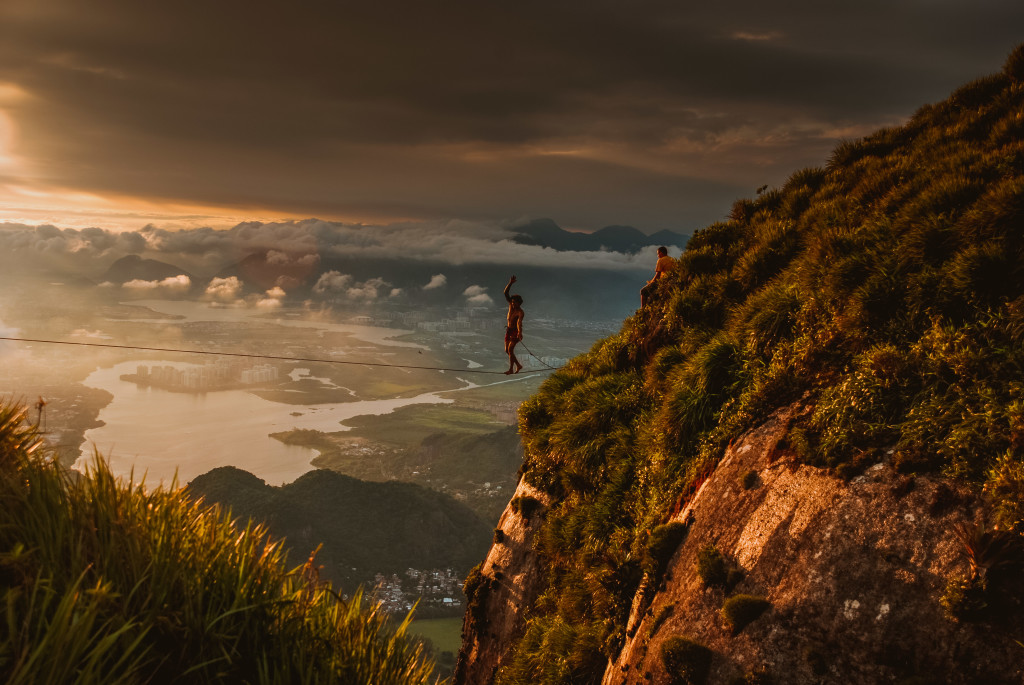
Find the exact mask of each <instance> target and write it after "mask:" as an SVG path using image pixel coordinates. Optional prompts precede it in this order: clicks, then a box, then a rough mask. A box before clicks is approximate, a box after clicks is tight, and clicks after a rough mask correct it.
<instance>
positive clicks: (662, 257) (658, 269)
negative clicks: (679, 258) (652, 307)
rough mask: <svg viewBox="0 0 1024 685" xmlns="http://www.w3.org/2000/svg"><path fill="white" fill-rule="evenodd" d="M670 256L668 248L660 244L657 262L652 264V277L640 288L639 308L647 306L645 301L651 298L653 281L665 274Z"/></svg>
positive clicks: (670, 259) (670, 260)
mask: <svg viewBox="0 0 1024 685" xmlns="http://www.w3.org/2000/svg"><path fill="white" fill-rule="evenodd" d="M672 261H673V260H672V258H671V257H669V256H668V248H667V247H665V246H661V247H659V248H658V263H657V264H655V265H654V278H652V279H651V280H649V281H647V285H645V286H644V287H643V288H641V289H640V308H641V309H643V308H644V307H646V306H647V303H648V302H649V301H650V299H651V293H653V292H654V288H655V287H656V286H655V283H657V282H658V279H659V278H661V277H662V276H664V275H665V272H666V271H668V269H669V267H670V266H672Z"/></svg>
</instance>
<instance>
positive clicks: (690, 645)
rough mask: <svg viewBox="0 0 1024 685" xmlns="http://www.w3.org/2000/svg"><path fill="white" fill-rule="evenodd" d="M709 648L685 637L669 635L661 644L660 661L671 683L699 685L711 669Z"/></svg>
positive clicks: (674, 684)
mask: <svg viewBox="0 0 1024 685" xmlns="http://www.w3.org/2000/svg"><path fill="white" fill-rule="evenodd" d="M711 656H712V654H711V650H710V649H708V648H707V647H705V646H704V645H702V644H700V643H699V642H694V641H693V640H690V639H688V638H685V637H679V636H675V637H670V638H669V639H667V640H665V642H663V643H662V645H661V663H662V664H663V665H664V666H665V671H666V672H667V673H668V675H669V678H670V682H671V683H672V685H701V684H702V683H705V682H707V679H708V674H709V672H710V671H711Z"/></svg>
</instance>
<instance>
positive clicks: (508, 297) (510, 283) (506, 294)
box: [504, 274, 516, 302]
mask: <svg viewBox="0 0 1024 685" xmlns="http://www.w3.org/2000/svg"><path fill="white" fill-rule="evenodd" d="M515 282H516V276H515V274H512V278H510V279H508V285H506V286H505V291H504V292H505V301H506V302H511V301H512V296H511V295H509V294H508V290H509V288H511V287H512V284H513V283H515Z"/></svg>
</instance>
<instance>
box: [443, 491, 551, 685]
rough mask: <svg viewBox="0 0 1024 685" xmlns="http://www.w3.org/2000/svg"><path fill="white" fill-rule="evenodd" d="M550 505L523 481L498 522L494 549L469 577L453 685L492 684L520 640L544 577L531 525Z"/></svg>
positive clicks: (541, 495) (543, 495)
mask: <svg viewBox="0 0 1024 685" xmlns="http://www.w3.org/2000/svg"><path fill="white" fill-rule="evenodd" d="M548 503H549V502H548V497H547V496H546V495H545V494H544V493H542V492H540V491H538V490H537V489H535V488H532V487H530V486H529V485H528V484H526V483H524V482H523V481H522V480H520V482H519V486H518V487H517V488H516V491H515V494H514V495H513V496H512V499H511V500H510V501H509V505H508V507H506V508H505V511H504V513H502V515H501V518H500V519H499V520H498V527H497V528H495V541H494V544H493V545H492V547H491V549H490V551H489V552H488V553H487V557H486V559H484V561H483V563H482V564H481V565H480V566H479V567H478V568H477V569H475V570H474V572H473V573H471V574H470V578H469V580H467V582H466V594H467V595H468V599H469V608H468V610H467V611H466V616H465V619H464V620H463V626H462V650H461V651H460V653H459V661H458V664H457V666H456V668H455V675H454V679H453V680H454V682H455V683H466V684H469V683H490V682H493V681H494V675H495V673H496V672H497V670H498V668H499V667H500V666H501V664H502V662H503V661H504V660H505V659H506V658H507V656H508V654H509V651H510V650H509V647H510V646H511V645H513V644H515V642H516V641H517V640H518V638H519V637H521V636H522V634H523V627H524V625H525V619H526V615H527V612H528V610H529V608H530V607H531V606H532V605H533V602H534V601H535V600H536V599H537V593H538V592H539V590H540V580H541V577H542V576H543V573H544V571H543V569H542V568H541V564H540V562H539V560H538V558H537V555H536V554H535V553H534V551H533V538H534V533H535V530H536V528H535V526H534V525H532V524H534V523H536V520H537V518H538V517H539V516H541V515H543V511H544V509H545V508H546V507H547V505H548Z"/></svg>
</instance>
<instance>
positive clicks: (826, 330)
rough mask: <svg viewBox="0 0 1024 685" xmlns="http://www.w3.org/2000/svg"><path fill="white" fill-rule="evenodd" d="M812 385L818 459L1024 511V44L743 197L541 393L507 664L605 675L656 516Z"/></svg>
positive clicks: (805, 423) (563, 678)
mask: <svg viewBox="0 0 1024 685" xmlns="http://www.w3.org/2000/svg"><path fill="white" fill-rule="evenodd" d="M793 402H801V403H802V405H803V406H805V407H806V412H805V413H804V414H802V416H801V418H799V419H798V420H797V422H796V423H795V424H794V426H793V427H792V428H791V431H790V435H789V437H788V439H787V443H786V444H785V445H784V447H785V448H786V449H788V450H789V451H790V452H791V453H795V454H797V455H798V456H799V457H801V458H802V459H804V460H805V461H806V462H808V463H811V464H814V465H819V466H822V467H830V468H833V469H834V470H835V472H836V473H838V474H839V475H841V476H844V477H849V476H852V475H855V474H856V473H857V472H858V471H860V470H862V469H863V468H864V467H865V466H868V465H870V464H872V463H876V462H879V461H884V460H891V462H892V463H893V464H894V465H895V466H896V467H897V468H899V469H900V470H902V471H904V472H909V473H923V472H934V473H942V474H945V475H948V476H951V477H955V478H958V479H962V480H963V481H965V482H968V483H972V484H974V485H975V486H977V487H978V488H979V489H984V490H985V491H986V492H987V493H988V494H989V495H990V497H991V499H992V502H993V504H994V507H995V512H996V513H995V516H996V519H997V522H998V523H999V524H1000V525H1002V526H1003V527H1004V528H1011V529H1017V530H1020V528H1021V527H1022V519H1024V46H1022V47H1019V48H1017V50H1015V51H1014V53H1013V54H1012V55H1011V56H1010V58H1009V59H1008V61H1007V63H1006V65H1005V67H1004V69H1003V71H1002V72H1001V73H997V74H995V75H992V76H988V77H985V78H981V79H979V80H977V81H975V82H973V83H970V84H967V85H966V86H964V87H962V88H961V89H959V90H957V91H956V92H955V93H953V95H952V96H951V97H950V98H949V99H947V100H946V101H944V102H940V103H937V104H934V105H927V106H924V107H922V108H921V109H920V110H919V111H918V112H917V113H916V114H915V115H914V116H913V117H912V118H911V119H910V120H909V121H908V122H907V123H906V124H905V125H903V126H898V127H893V128H888V129H883V130H880V131H878V132H876V133H875V134H873V135H870V136H868V137H867V138H864V139H861V140H856V141H849V142H844V143H842V144H841V145H839V146H838V147H837V148H836V149H835V151H834V152H833V153H832V156H831V158H830V160H829V162H828V164H827V165H826V166H825V167H824V168H809V169H804V170H802V171H798V172H796V173H794V174H793V175H792V176H791V177H790V178H789V180H788V181H786V183H785V184H784V185H783V186H782V187H781V188H778V189H772V190H769V191H768V192H765V193H763V194H761V195H759V196H758V197H757V198H756V199H753V200H740V201H738V202H736V204H735V205H734V207H733V209H732V213H731V216H730V219H729V220H728V221H724V222H721V223H716V224H714V225H712V226H709V227H707V228H705V229H703V230H701V231H698V232H697V233H696V234H695V235H694V236H693V238H692V239H691V240H690V242H689V244H688V246H687V249H686V250H685V252H684V253H683V254H682V256H681V257H680V259H679V260H678V263H677V265H676V266H675V268H674V270H672V271H671V272H670V273H669V275H668V278H666V279H663V280H662V282H661V287H660V288H659V292H658V297H657V299H656V300H655V303H654V304H653V305H651V306H649V307H648V308H647V309H645V310H643V311H640V312H637V313H636V314H635V315H634V316H633V317H631V318H630V319H628V320H627V321H626V322H625V324H624V325H623V327H622V330H621V332H620V333H619V334H617V335H615V336H611V337H609V338H606V339H604V340H602V341H599V342H598V343H597V344H595V345H594V347H593V348H592V349H591V351H590V352H588V353H587V354H584V355H582V356H580V357H577V358H576V359H574V360H572V361H571V362H570V363H569V364H568V366H567V367H566V368H565V369H563V370H561V371H559V372H557V373H555V374H554V375H552V377H551V378H550V379H549V380H547V381H546V382H545V383H544V385H543V386H542V387H541V389H540V391H539V392H538V393H537V394H536V395H535V396H534V397H533V398H531V399H530V400H529V401H528V402H527V403H525V404H524V405H523V407H522V408H521V411H520V428H521V431H522V434H523V436H524V442H525V449H526V461H525V463H524V467H523V469H524V478H525V479H526V480H527V481H528V482H529V483H531V484H533V485H535V486H537V487H539V488H541V489H543V490H545V491H547V492H548V493H550V494H551V495H553V497H554V499H555V502H556V503H555V504H554V505H553V506H552V508H551V510H550V511H549V513H548V515H547V518H546V521H545V522H544V524H543V527H542V529H541V532H540V541H539V543H538V549H539V551H540V553H541V555H542V557H543V558H544V559H545V561H546V568H548V569H549V578H548V580H547V585H546V590H545V591H544V592H543V594H542V596H541V598H540V600H539V601H538V604H537V607H536V608H535V610H534V612H533V614H532V618H531V619H530V620H529V622H528V625H527V630H526V634H525V636H524V638H523V640H522V642H521V643H520V645H519V646H518V648H517V649H516V650H515V654H514V659H513V661H512V663H511V665H509V666H508V667H506V668H504V669H503V671H502V672H501V673H500V674H499V682H502V683H524V684H525V683H570V682H571V683H582V682H599V680H600V676H599V675H595V674H599V673H600V672H602V671H603V664H604V663H605V660H606V659H607V658H608V657H609V656H613V655H615V654H616V653H617V651H618V650H619V648H620V647H621V645H622V644H623V641H624V639H625V635H624V627H625V625H626V618H627V616H628V612H629V607H630V602H631V601H632V598H633V596H634V594H635V592H636V590H637V588H638V586H639V583H640V580H641V578H642V576H643V569H642V560H643V558H644V554H645V551H646V548H647V546H648V537H649V531H651V530H652V529H654V528H655V526H656V525H657V524H659V523H661V522H663V521H664V520H665V519H666V517H667V516H668V514H669V513H670V511H671V510H672V509H673V507H674V506H679V505H680V504H681V503H682V502H683V500H684V499H685V497H686V493H687V492H689V491H691V490H692V486H693V485H694V483H695V482H696V481H698V480H699V479H700V478H701V477H703V475H704V474H706V473H707V472H708V471H709V470H710V469H712V468H713V467H714V465H715V464H716V462H717V460H718V459H719V458H720V457H721V456H722V454H723V450H724V448H725V447H726V446H727V445H728V443H729V441H730V440H732V439H734V438H736V437H737V436H739V435H740V434H741V433H742V432H743V431H745V430H748V429H750V428H752V427H754V426H755V425H757V423H758V422H760V421H762V420H763V419H764V418H765V417H766V416H767V415H768V414H769V413H771V412H772V411H773V410H775V409H777V408H779V407H784V406H787V405H789V404H791V403H793ZM552 664H561V665H562V666H563V668H561V669H560V670H558V669H554V670H553V667H552Z"/></svg>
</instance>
